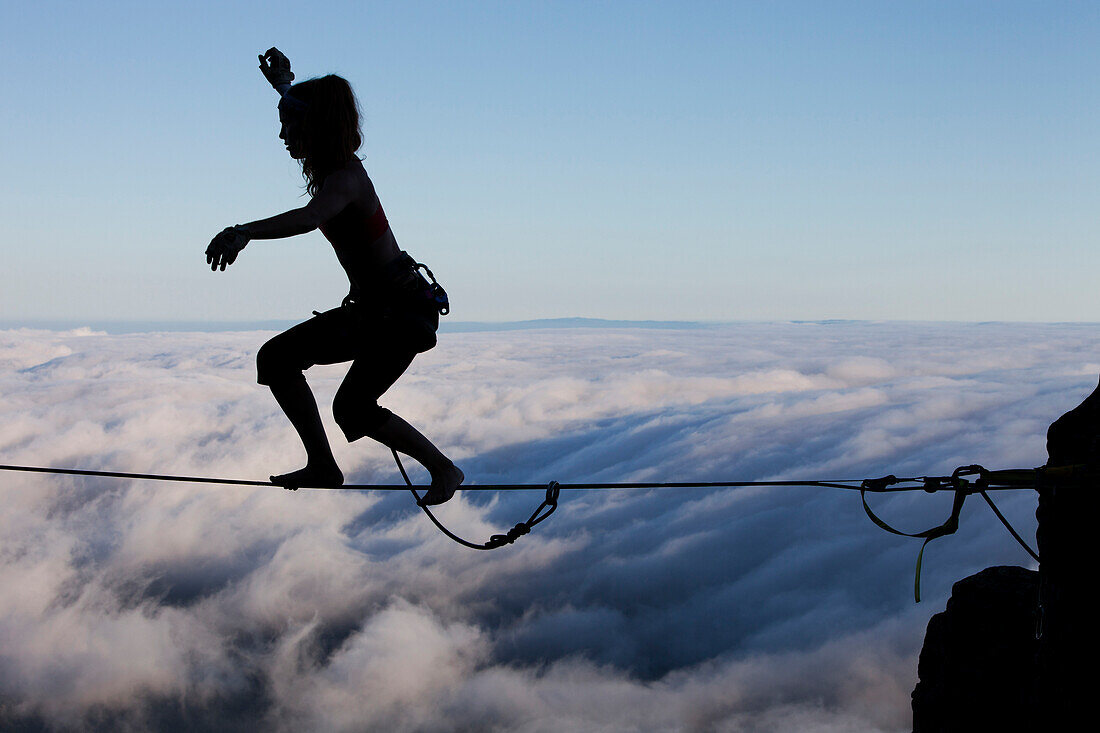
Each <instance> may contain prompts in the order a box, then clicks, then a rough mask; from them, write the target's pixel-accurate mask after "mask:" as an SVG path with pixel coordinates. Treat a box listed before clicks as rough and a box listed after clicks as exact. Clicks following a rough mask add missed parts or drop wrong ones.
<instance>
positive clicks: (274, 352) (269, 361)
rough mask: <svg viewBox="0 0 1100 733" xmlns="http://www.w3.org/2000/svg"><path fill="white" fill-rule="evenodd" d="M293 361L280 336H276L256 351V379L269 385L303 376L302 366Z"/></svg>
mask: <svg viewBox="0 0 1100 733" xmlns="http://www.w3.org/2000/svg"><path fill="white" fill-rule="evenodd" d="M280 335H281V334H280ZM295 361H296V360H295V359H293V358H292V357H291V355H290V354H289V353H288V351H287V348H286V346H285V345H284V343H283V342H282V341H280V337H279V336H276V337H275V338H273V339H271V340H270V341H268V342H267V343H266V344H264V345H263V346H261V347H260V350H259V351H257V352H256V381H257V382H259V383H260V384H267V385H271V384H277V383H279V382H286V381H288V380H291V379H300V378H303V377H302V367H301V365H300V364H296V363H295Z"/></svg>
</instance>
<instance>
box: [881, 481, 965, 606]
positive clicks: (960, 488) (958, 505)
mask: <svg viewBox="0 0 1100 733" xmlns="http://www.w3.org/2000/svg"><path fill="white" fill-rule="evenodd" d="M954 483H955V501H954V502H953V503H952V505H951V516H949V517H948V518H947V521H946V522H944V523H943V524H941V525H940V526H938V527H933V528H931V529H926V530H924V531H923V532H913V533H910V532H902V531H901V530H900V529H894V528H893V527H891V526H890V525H889V524H887V523H886V522H884V521H882V520H881V519H880V518H879V517H878V516H877V515H876V514H875V513H874V512H873V511H871V507H870V505H868V504H867V490H868V488H869V487H868V486H867V485H866V484H865V485H864V486H862V487H861V488H860V490H859V498H860V500H861V501H863V511H864V512H866V513H867V516H868V517H870V519H871V521H872V522H874V523H875V524H876V525H878V526H879V527H880V528H881V529H884V530H886V531H887V532H890V533H891V534H896V535H900V536H902V537H917V538H924V542H923V543H922V544H921V546H920V552H918V553H917V569H916V573H915V576H914V578H913V598H914V599H915V600H916V602H917V603H920V571H921V564H922V563H923V561H924V548H925V547H927V546H928V543H929V542H931V541H932V540H934V539H936V538H937V537H943V536H944V535H949V534H954V533H955V530H957V529H958V528H959V514H960V513H961V512H962V507H963V502H964V501H966V495H967V493H969V492H968V488H969V486H970V482H968V481H967V480H966V479H962V478H955V482H954Z"/></svg>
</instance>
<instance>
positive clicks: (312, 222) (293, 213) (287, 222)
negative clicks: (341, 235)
mask: <svg viewBox="0 0 1100 733" xmlns="http://www.w3.org/2000/svg"><path fill="white" fill-rule="evenodd" d="M355 193H356V190H355V179H354V176H353V175H352V174H351V172H350V171H337V172H336V173H332V174H331V175H329V176H328V177H327V178H325V182H324V183H323V184H321V190H320V191H318V192H317V193H316V194H315V195H314V196H313V198H312V199H310V201H309V203H308V204H306V205H305V206H303V207H301V208H300V209H291V210H290V211H287V212H284V213H282V214H276V215H275V216H272V217H268V218H267V219H258V220H257V221H250V222H249V223H247V224H243V225H242V228H243V229H244V230H245V234H246V236H247V237H248V238H249V239H283V238H284V237H293V236H295V235H298V234H305V233H306V232H312V231H313V230H314V229H316V228H317V227H319V226H321V225H322V224H324V223H325V222H326V221H328V220H329V219H331V218H332V217H334V216H336V215H337V214H339V213H340V212H341V211H343V210H344V207H346V206H347V205H348V204H350V203H351V202H352V200H353V199H354V198H355Z"/></svg>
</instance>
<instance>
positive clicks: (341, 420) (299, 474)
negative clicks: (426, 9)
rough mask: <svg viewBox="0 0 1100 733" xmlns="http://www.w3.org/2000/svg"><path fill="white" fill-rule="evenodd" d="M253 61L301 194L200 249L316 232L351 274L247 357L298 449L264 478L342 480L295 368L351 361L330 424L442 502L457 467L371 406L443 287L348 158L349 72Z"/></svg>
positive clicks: (418, 344) (235, 249)
mask: <svg viewBox="0 0 1100 733" xmlns="http://www.w3.org/2000/svg"><path fill="white" fill-rule="evenodd" d="M260 69H261V70H262V71H263V72H264V76H266V77H267V79H268V81H270V82H271V84H272V86H273V87H275V90H276V91H278V92H279V94H280V95H281V100H280V102H279V121H280V122H281V123H282V128H281V130H280V132H279V137H280V138H281V139H282V140H283V141H284V142H285V143H286V149H287V152H289V153H290V156H291V157H292V158H294V159H295V160H297V161H298V162H299V163H300V164H301V166H302V175H303V176H304V177H305V180H306V191H307V192H308V193H309V195H310V200H309V203H308V204H306V205H305V206H303V207H302V208H300V209H294V210H292V211H288V212H286V213H283V214H279V215H277V216H273V217H271V218H269V219H261V220H259V221H253V222H249V223H248V224H240V225H237V226H235V227H230V228H228V229H226V230H224V231H222V232H221V233H220V234H218V236H216V237H214V240H213V241H212V242H211V243H210V246H209V247H208V248H207V250H206V260H207V264H209V265H210V266H211V269H215V270H216V269H222V270H224V269H225V267H226V266H227V265H230V264H232V263H233V262H234V260H236V258H237V254H238V253H239V252H240V251H241V250H242V249H243V248H244V247H245V245H246V244H248V242H249V241H251V240H254V239H281V238H283V237H292V236H294V235H296V234H304V233H306V232H310V231H313V230H314V229H320V230H321V233H322V234H324V235H325V238H326V239H328V241H329V242H331V243H332V247H333V249H334V250H335V251H336V256H337V258H338V259H339V260H340V264H341V265H342V266H343V268H344V270H345V271H346V272H347V275H348V280H349V281H350V282H351V292H350V293H349V294H348V296H347V297H346V298H345V299H344V301H343V303H342V304H341V306H340V307H339V308H334V309H332V310H330V311H326V312H325V313H321V314H319V315H317V316H315V317H314V318H311V319H309V320H308V321H305V322H304V323H300V324H298V325H297V326H294V327H293V328H291V329H290V330H288V331H286V332H284V333H281V334H279V335H278V336H276V337H274V338H273V339H271V340H270V341H268V342H267V343H266V344H264V345H263V347H262V348H261V349H260V351H259V354H258V355H257V357H256V366H257V371H258V381H259V383H260V384H266V385H267V386H268V387H270V388H271V393H272V394H273V395H274V396H275V399H276V401H277V402H278V403H279V406H280V407H282V409H283V412H285V413H286V416H287V417H288V418H289V419H290V422H291V423H292V424H293V425H294V429H295V430H297V432H298V435H299V437H301V439H302V443H303V444H304V445H305V449H306V455H307V463H306V466H305V467H304V468H301V469H299V470H297V471H292V472H290V473H285V474H282V475H279V476H272V477H271V480H272V481H273V482H274V483H276V484H279V485H281V486H286V487H288V488H297V487H299V486H339V485H340V484H342V483H343V481H344V476H343V474H342V473H341V472H340V468H339V467H338V466H337V465H336V459H335V458H334V457H333V455H332V449H331V448H330V447H329V443H328V439H327V437H326V436H325V430H324V427H323V426H322V424H321V416H320V414H319V413H318V411H317V402H316V400H314V398H313V393H312V392H311V391H310V389H309V386H308V385H307V384H306V380H305V377H304V375H303V374H302V372H303V371H304V370H305V369H308V368H309V367H311V366H313V365H314V364H336V363H340V362H346V361H350V362H352V364H351V368H350V369H349V370H348V373H347V376H346V377H345V378H344V381H343V383H342V384H341V385H340V389H339V391H337V393H336V398H335V399H334V400H333V403H332V412H333V416H334V417H335V418H336V423H337V424H338V425H339V426H340V429H341V430H342V431H343V433H344V435H345V436H346V437H347V439H348V441H349V442H350V441H354V440H358V439H359V438H362V437H364V436H366V437H370V438H373V439H375V440H377V441H379V442H380V443H382V444H384V445H386V446H388V447H390V448H393V449H395V450H398V451H401V452H402V453H405V454H407V455H409V456H412V457H413V458H414V459H416V460H417V461H419V462H420V463H421V464H422V465H423V466H424V467H425V468H427V469H428V471H429V472H430V473H431V476H432V485H431V488H430V489H429V490H428V492H427V493H426V494H425V495H424V503H427V504H439V503H442V502H444V501H446V500H447V499H449V498H451V496H453V495H454V492H455V489H456V488H457V487H458V486H459V484H461V483H462V479H463V475H462V471H461V470H459V469H458V467H456V466H455V465H454V463H452V462H451V461H450V459H448V458H447V457H446V456H444V455H443V454H442V453H440V452H439V450H438V449H437V448H436V447H435V446H434V445H432V443H431V441H429V440H428V439H427V438H425V437H424V436H423V435H421V434H420V433H419V432H418V431H417V430H416V429H415V428H413V427H412V426H411V425H409V424H408V423H407V422H405V421H404V420H402V419H401V418H400V417H398V416H397V415H394V414H393V413H392V412H390V411H389V410H387V409H385V408H383V407H380V406H379V405H378V398H379V397H381V395H382V393H383V392H385V391H386V390H387V389H389V387H390V385H392V384H393V383H394V382H395V381H396V380H397V378H398V377H400V376H401V374H402V373H404V371H405V370H406V369H407V368H408V367H409V364H410V363H411V362H412V360H413V357H414V356H415V355H416V354H417V353H419V352H422V351H427V350H428V349H430V348H432V347H433V346H434V345H435V340H436V339H435V330H436V328H437V326H438V323H439V314H440V312H445V308H446V303H445V301H446V296H445V293H443V292H442V290H441V289H439V288H435V289H433V288H432V286H431V284H429V283H428V282H427V280H425V278H424V277H423V276H422V275H421V274H420V272H419V269H418V266H417V264H416V262H415V261H414V260H413V259H412V258H411V257H409V255H407V254H406V253H404V252H402V251H401V250H400V249H399V248H398V246H397V241H396V240H395V239H394V236H393V232H392V231H390V227H389V223H388V222H387V221H386V215H385V213H383V211H382V205H381V203H380V202H379V200H378V196H377V194H375V191H374V184H373V183H371V180H370V178H369V177H368V176H367V172H366V170H364V168H363V164H362V161H361V160H360V159H359V158H358V156H357V155H356V151H357V150H358V149H359V146H360V145H361V144H362V138H361V135H360V131H359V110H358V105H357V103H356V100H355V95H354V93H353V92H352V90H351V86H350V85H349V84H348V83H347V81H345V80H344V79H342V78H340V77H338V76H334V75H329V76H324V77H321V78H319V79H310V80H309V81H305V82H302V83H300V84H295V85H293V86H292V85H291V82H292V81H293V80H294V74H293V73H291V71H290V61H289V60H288V59H287V58H286V56H284V55H283V54H281V53H280V52H279V51H278V49H274V48H272V49H270V50H269V51H268V52H267V53H266V54H264V55H262V56H260ZM425 269H426V268H425ZM429 276H430V273H429ZM433 282H434V278H433Z"/></svg>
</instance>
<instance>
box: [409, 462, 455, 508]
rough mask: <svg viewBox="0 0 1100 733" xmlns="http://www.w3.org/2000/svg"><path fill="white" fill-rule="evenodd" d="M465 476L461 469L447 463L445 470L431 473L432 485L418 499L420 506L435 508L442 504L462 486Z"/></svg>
mask: <svg viewBox="0 0 1100 733" xmlns="http://www.w3.org/2000/svg"><path fill="white" fill-rule="evenodd" d="M465 478H466V475H465V474H464V473H462V469H461V468H459V467H458V466H456V465H455V464H453V463H448V464H447V466H446V467H445V468H443V469H442V470H440V471H436V472H433V473H432V485H431V486H430V487H428V490H427V491H425V492H424V496H422V497H420V502H419V503H420V506H435V505H436V504H442V503H443V502H445V501H447V500H448V499H450V498H451V497H452V496H454V495H455V491H457V490H458V487H459V486H460V485H461V484H462V481H463V480H464V479H465Z"/></svg>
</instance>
